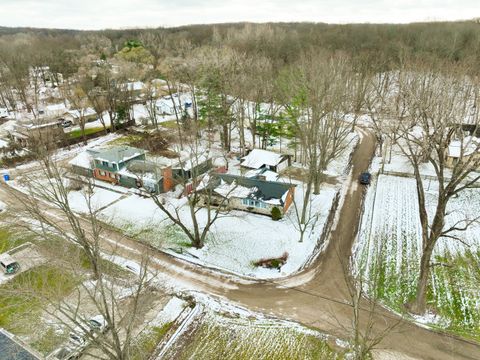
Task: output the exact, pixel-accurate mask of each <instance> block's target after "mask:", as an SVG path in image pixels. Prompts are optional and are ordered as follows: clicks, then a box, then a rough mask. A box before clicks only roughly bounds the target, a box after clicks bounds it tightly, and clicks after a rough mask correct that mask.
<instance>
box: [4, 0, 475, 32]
mask: <svg viewBox="0 0 480 360" xmlns="http://www.w3.org/2000/svg"><path fill="white" fill-rule="evenodd" d="M0 14H1V16H0V26H32V27H49V28H72V29H104V28H128V27H158V26H177V25H184V24H199V23H219V22H238V21H254V22H266V21H313V22H328V23H348V22H376V23H385V22H394V23H406V22H414V21H434V20H435V21H438V20H459V19H471V18H474V17H480V0H203V1H202V0H74V1H72V0H0Z"/></svg>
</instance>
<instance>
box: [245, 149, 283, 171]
mask: <svg viewBox="0 0 480 360" xmlns="http://www.w3.org/2000/svg"><path fill="white" fill-rule="evenodd" d="M240 165H241V166H242V167H244V168H248V169H261V168H266V169H268V170H271V171H274V172H280V171H281V170H284V169H285V168H287V167H288V166H290V165H291V156H290V155H283V154H278V153H275V152H272V151H268V150H262V149H253V150H252V151H250V153H249V154H248V155H247V156H244V157H243V158H242V160H241V163H240Z"/></svg>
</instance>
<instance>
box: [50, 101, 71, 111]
mask: <svg viewBox="0 0 480 360" xmlns="http://www.w3.org/2000/svg"><path fill="white" fill-rule="evenodd" d="M66 109H67V107H66V106H65V104H64V103H60V104H52V105H47V106H45V110H46V111H58V110H66Z"/></svg>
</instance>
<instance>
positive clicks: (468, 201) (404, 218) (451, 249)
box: [354, 175, 480, 340]
mask: <svg viewBox="0 0 480 360" xmlns="http://www.w3.org/2000/svg"><path fill="white" fill-rule="evenodd" d="M436 186H437V185H436V183H435V182H434V181H431V182H428V181H427V182H426V186H425V187H426V189H425V190H426V199H427V204H428V207H429V215H430V216H432V215H433V212H434V210H435V209H434V206H435V196H436V195H435V192H436ZM448 210H449V215H448V216H447V218H446V226H448V225H453V224H454V223H456V222H457V221H459V220H462V219H465V218H471V217H472V216H478V212H479V211H480V189H469V190H466V191H465V192H463V193H462V194H461V195H460V196H459V197H458V198H454V199H452V200H451V203H450V206H449V208H448ZM418 216H419V215H418V205H417V198H416V187H415V180H414V179H412V178H404V177H395V176H386V175H379V177H378V179H377V181H376V183H373V184H372V186H371V188H370V190H369V191H368V195H367V198H366V203H365V213H364V215H363V219H362V226H361V229H360V233H359V237H358V240H357V243H356V245H355V249H354V256H355V262H356V266H357V269H358V270H359V271H360V272H361V273H362V274H364V275H365V276H366V278H368V279H369V280H370V281H372V282H374V284H373V286H371V289H370V290H371V295H376V296H378V298H380V299H381V300H383V301H384V302H385V304H386V305H387V306H389V307H392V308H393V309H395V310H397V311H400V312H403V311H404V304H405V303H408V302H409V301H410V300H412V299H413V298H414V296H415V286H416V280H417V276H418V273H419V262H420V256H421V232H420V231H421V229H420V224H419V217H418ZM479 231H480V226H479V225H478V224H476V225H475V224H474V225H472V226H471V227H470V228H469V229H468V230H467V231H465V232H462V233H458V234H457V235H458V236H460V237H461V239H462V242H460V241H455V240H451V239H445V238H444V239H440V240H439V242H438V243H437V245H436V248H435V251H434V262H435V263H436V264H437V266H434V267H432V274H431V282H430V287H429V289H428V303H429V307H430V313H429V315H428V316H426V317H425V318H417V320H418V321H419V322H426V323H428V324H429V325H431V326H434V327H439V328H443V329H447V330H450V331H453V332H456V333H458V334H461V335H464V336H468V337H472V338H475V339H477V340H478V339H480V313H479V312H478V304H479V303H480V282H479V280H480V277H479V275H480V274H479V270H478V264H479V262H480V238H479V237H478V234H479ZM373 288H375V292H376V293H375V294H373V293H372V291H373Z"/></svg>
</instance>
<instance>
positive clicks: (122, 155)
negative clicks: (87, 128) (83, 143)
mask: <svg viewBox="0 0 480 360" xmlns="http://www.w3.org/2000/svg"><path fill="white" fill-rule="evenodd" d="M88 151H89V152H90V154H92V156H93V158H94V159H95V160H99V161H107V162H110V163H116V164H118V163H121V162H125V161H128V160H131V159H134V158H136V157H138V156H141V155H143V154H145V151H144V150H142V149H137V148H134V147H131V146H113V147H110V148H104V149H90V150H88Z"/></svg>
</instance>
